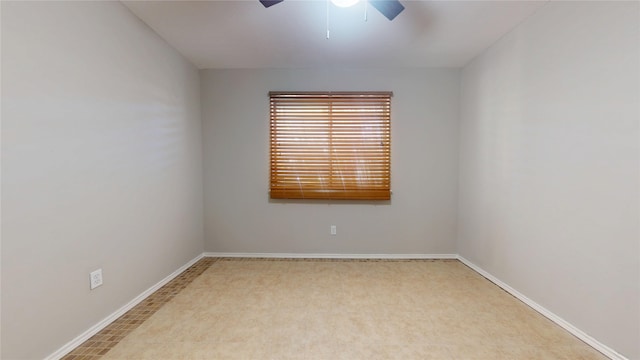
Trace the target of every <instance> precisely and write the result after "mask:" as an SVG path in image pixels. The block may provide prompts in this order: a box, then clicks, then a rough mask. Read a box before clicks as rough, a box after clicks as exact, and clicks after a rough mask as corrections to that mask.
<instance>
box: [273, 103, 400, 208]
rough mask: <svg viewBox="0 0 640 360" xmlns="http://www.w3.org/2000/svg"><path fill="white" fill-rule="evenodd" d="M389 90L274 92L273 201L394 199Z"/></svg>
mask: <svg viewBox="0 0 640 360" xmlns="http://www.w3.org/2000/svg"><path fill="white" fill-rule="evenodd" d="M391 96H392V93H390V92H358V93H355V92H329V93H326V92H323V93H319V92H304V93H302V92H300V93H297V92H295V93H290V92H289V93H283V92H270V93H269V97H270V118H271V131H270V132H271V187H270V196H271V198H273V199H353V200H389V199H390V198H391V190H390V189H391Z"/></svg>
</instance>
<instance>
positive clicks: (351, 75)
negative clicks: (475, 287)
mask: <svg viewBox="0 0 640 360" xmlns="http://www.w3.org/2000/svg"><path fill="white" fill-rule="evenodd" d="M201 76H202V78H201V82H202V100H201V102H202V114H203V131H204V144H205V153H204V164H205V166H204V169H205V170H204V171H205V239H206V240H205V249H206V251H211V252H250V253H340V254H450V253H454V252H455V238H456V233H455V231H456V211H457V209H456V203H457V195H456V194H457V157H458V153H457V149H458V140H457V139H458V135H457V132H458V120H457V119H458V83H459V71H458V70H456V69H451V70H448V69H440V70H425V69H405V70H338V69H332V70H302V69H300V70H280V69H265V70H205V71H201ZM270 90H298V91H303V90H390V91H393V92H394V97H393V99H392V138H393V140H392V145H391V147H392V155H391V156H392V170H391V171H392V185H391V186H392V189H393V195H392V200H391V202H390V203H389V204H376V203H364V204H355V203H344V202H337V201H336V202H331V203H327V202H318V203H305V202H299V201H283V202H270V201H269V198H268V189H269V97H268V92H269V91H270ZM331 224H335V225H337V230H338V234H337V236H331V235H330V234H329V227H330V225H331Z"/></svg>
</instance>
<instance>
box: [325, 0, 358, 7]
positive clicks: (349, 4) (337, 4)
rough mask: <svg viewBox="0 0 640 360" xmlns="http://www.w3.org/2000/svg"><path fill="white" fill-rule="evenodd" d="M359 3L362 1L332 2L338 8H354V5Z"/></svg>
mask: <svg viewBox="0 0 640 360" xmlns="http://www.w3.org/2000/svg"><path fill="white" fill-rule="evenodd" d="M358 1H360V0H331V2H332V3H333V5H335V6H338V7H343V8H346V7H350V6H353V5H355V4H357V3H358Z"/></svg>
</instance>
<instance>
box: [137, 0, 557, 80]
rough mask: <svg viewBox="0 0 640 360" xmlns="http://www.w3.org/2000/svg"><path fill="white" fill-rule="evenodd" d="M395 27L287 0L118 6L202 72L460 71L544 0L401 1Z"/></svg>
mask: <svg viewBox="0 0 640 360" xmlns="http://www.w3.org/2000/svg"><path fill="white" fill-rule="evenodd" d="M401 2H402V4H403V5H404V6H405V10H404V11H403V12H402V13H400V15H398V17H396V18H395V19H394V20H393V21H389V20H387V18H385V17H384V16H383V15H382V14H380V13H379V12H378V11H377V10H376V9H375V8H373V7H372V6H370V5H369V6H368V7H367V9H368V21H366V22H365V21H364V12H365V4H364V1H360V3H359V4H357V5H355V6H353V7H351V8H346V9H345V8H338V7H335V6H334V5H333V4H330V5H329V29H330V39H327V38H326V27H327V3H326V1H325V0H285V1H284V2H282V3H280V4H276V5H274V6H272V7H270V8H264V7H263V6H262V4H260V3H259V2H258V0H233V1H124V4H125V5H126V6H127V7H128V8H129V9H131V11H132V12H133V13H134V14H136V15H137V16H138V17H139V18H140V19H142V21H144V22H145V23H147V24H148V25H149V26H150V27H151V28H152V29H154V30H155V31H156V32H157V33H158V34H160V36H162V37H163V38H164V39H165V40H166V41H168V42H169V43H170V44H171V45H172V46H173V47H175V48H176V49H177V50H178V51H180V52H181V53H182V54H183V55H184V56H185V57H186V58H187V59H189V60H190V61H191V62H192V63H193V64H194V65H196V66H197V67H198V68H200V69H208V68H300V67H302V68H308V67H359V68H360V67H461V66H464V65H465V64H466V63H467V62H468V61H470V60H471V59H473V58H474V57H475V56H477V55H478V54H480V53H481V52H482V51H483V50H484V49H486V48H487V47H489V46H490V45H491V44H493V43H494V42H495V41H496V40H498V39H499V38H500V37H502V36H503V35H504V34H506V33H507V32H509V31H510V30H511V29H513V28H514V27H516V26H517V25H518V24H520V23H521V22H522V21H524V19H526V18H527V17H528V16H530V15H531V14H532V13H534V12H535V11H536V10H537V9H539V8H540V7H541V6H543V5H544V4H545V3H546V0H544V1H513V0H512V1H454V0H449V1H424V0H421V1H418V0H401Z"/></svg>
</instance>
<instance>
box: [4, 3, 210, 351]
mask: <svg viewBox="0 0 640 360" xmlns="http://www.w3.org/2000/svg"><path fill="white" fill-rule="evenodd" d="M198 76H199V75H198V71H197V70H196V69H195V68H194V67H193V66H191V65H190V64H188V63H187V62H186V61H185V60H183V58H182V57H181V56H180V55H178V54H177V53H176V52H175V51H174V50H172V49H171V48H170V47H169V46H168V45H167V44H166V43H165V42H164V41H163V40H161V39H160V38H159V37H158V36H157V35H156V34H155V33H153V31H151V30H150V29H149V28H147V27H146V26H145V25H143V24H142V22H140V21H139V20H138V19H137V18H136V17H135V16H133V15H132V14H131V13H130V12H129V10H127V9H126V8H125V7H124V6H122V5H121V4H120V3H119V2H67V3H63V2H56V3H52V2H45V3H33V2H21V3H11V2H6V1H3V2H2V269H1V270H2V309H1V310H2V339H1V340H2V353H1V355H0V357H1V358H2V359H38V358H43V357H45V356H47V355H49V354H51V353H52V352H54V351H55V350H57V349H58V348H60V347H61V346H62V345H64V344H65V343H67V342H68V341H70V340H72V339H73V338H74V337H76V336H78V335H80V334H81V333H82V332H84V331H85V330H87V329H89V328H90V327H91V326H93V325H95V324H96V323H98V321H100V320H101V319H103V318H104V317H106V316H107V315H109V314H111V313H113V312H114V311H115V310H116V309H118V308H120V307H121V306H123V305H124V304H126V303H127V302H129V301H130V300H132V299H133V298H134V297H135V296H137V295H139V294H140V293H142V292H143V291H144V290H146V289H147V288H149V287H150V286H152V285H154V284H155V283H157V282H158V281H160V280H161V279H163V278H164V277H166V276H167V275H169V274H170V273H172V272H173V271H175V270H176V269H178V268H179V267H180V266H182V265H184V264H185V263H187V262H188V261H189V260H191V259H193V258H194V257H195V256H196V255H198V254H200V253H201V252H202V249H203V246H202V239H203V227H202V148H201V122H200V106H199V85H198V84H199V77H198ZM96 268H102V269H103V271H104V285H103V286H102V287H100V288H98V289H96V290H94V291H90V290H89V272H90V271H92V270H95V269H96Z"/></svg>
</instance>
